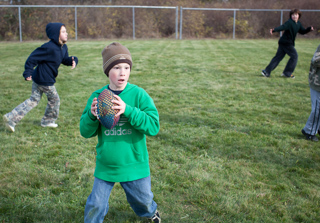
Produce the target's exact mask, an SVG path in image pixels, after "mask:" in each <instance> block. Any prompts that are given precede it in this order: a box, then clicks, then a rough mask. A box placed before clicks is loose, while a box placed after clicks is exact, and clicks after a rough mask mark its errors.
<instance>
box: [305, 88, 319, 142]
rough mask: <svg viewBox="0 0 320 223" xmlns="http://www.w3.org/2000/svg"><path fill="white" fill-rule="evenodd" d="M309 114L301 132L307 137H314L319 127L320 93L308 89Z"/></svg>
mask: <svg viewBox="0 0 320 223" xmlns="http://www.w3.org/2000/svg"><path fill="white" fill-rule="evenodd" d="M310 96H311V113H310V116H309V118H308V121H307V123H306V125H305V127H304V128H303V130H304V131H305V132H306V133H307V134H309V135H313V136H314V135H316V134H317V132H318V130H319V126H320V92H319V91H316V90H313V89H311V88H310Z"/></svg>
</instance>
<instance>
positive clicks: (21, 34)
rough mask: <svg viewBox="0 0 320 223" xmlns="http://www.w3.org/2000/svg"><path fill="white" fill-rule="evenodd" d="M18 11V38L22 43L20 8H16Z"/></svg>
mask: <svg viewBox="0 0 320 223" xmlns="http://www.w3.org/2000/svg"><path fill="white" fill-rule="evenodd" d="M18 9H19V10H18V11H19V36H20V42H22V29H21V7H19V8H18Z"/></svg>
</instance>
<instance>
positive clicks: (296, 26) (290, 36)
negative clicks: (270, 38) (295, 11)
mask: <svg viewBox="0 0 320 223" xmlns="http://www.w3.org/2000/svg"><path fill="white" fill-rule="evenodd" d="M280 31H284V33H283V35H282V36H281V37H280V39H279V44H283V45H293V46H294V41H295V39H296V35H297V33H300V34H306V33H308V32H310V31H311V27H308V28H307V29H305V28H303V26H302V25H301V23H300V22H299V21H298V22H297V23H296V22H295V21H293V20H292V19H291V18H290V19H289V20H288V21H286V22H285V23H284V24H283V25H281V26H278V27H277V28H274V29H273V32H280Z"/></svg>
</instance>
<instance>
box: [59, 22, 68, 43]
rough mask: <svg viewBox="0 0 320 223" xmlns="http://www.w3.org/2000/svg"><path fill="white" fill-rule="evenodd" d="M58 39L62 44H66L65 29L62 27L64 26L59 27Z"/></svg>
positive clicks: (66, 34)
mask: <svg viewBox="0 0 320 223" xmlns="http://www.w3.org/2000/svg"><path fill="white" fill-rule="evenodd" d="M59 39H60V40H61V41H62V42H63V43H65V42H67V40H68V33H67V29H66V27H64V26H61V29H60V36H59Z"/></svg>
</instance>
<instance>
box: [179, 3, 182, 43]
mask: <svg viewBox="0 0 320 223" xmlns="http://www.w3.org/2000/svg"><path fill="white" fill-rule="evenodd" d="M182 11H183V8H182V7H180V33H179V35H180V39H182V17H183V16H182Z"/></svg>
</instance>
